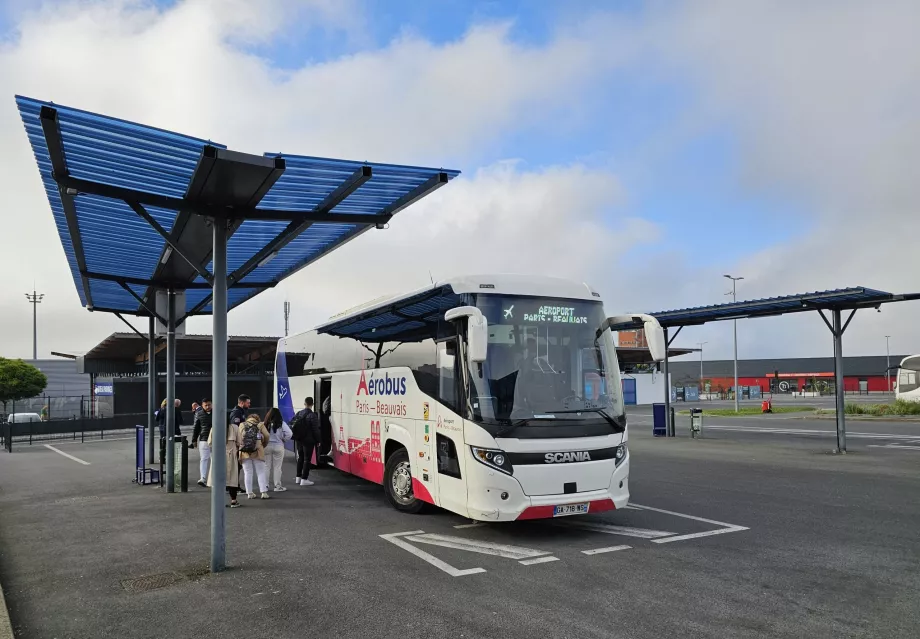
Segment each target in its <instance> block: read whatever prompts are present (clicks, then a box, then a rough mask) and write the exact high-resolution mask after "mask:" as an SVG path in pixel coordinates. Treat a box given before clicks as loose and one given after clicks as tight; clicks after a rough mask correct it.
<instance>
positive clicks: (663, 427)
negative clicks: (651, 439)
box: [652, 404, 668, 437]
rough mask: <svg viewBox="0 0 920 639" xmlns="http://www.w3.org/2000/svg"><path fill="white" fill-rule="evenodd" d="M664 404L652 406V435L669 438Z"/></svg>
mask: <svg viewBox="0 0 920 639" xmlns="http://www.w3.org/2000/svg"><path fill="white" fill-rule="evenodd" d="M665 415H666V413H665V407H664V404H652V435H654V436H655V437H667V436H668V427H667V420H666V419H665Z"/></svg>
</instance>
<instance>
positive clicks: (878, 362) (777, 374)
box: [670, 355, 905, 394]
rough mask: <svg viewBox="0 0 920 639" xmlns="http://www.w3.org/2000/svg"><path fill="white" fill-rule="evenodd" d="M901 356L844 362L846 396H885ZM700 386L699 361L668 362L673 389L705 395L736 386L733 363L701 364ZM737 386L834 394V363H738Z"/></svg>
mask: <svg viewBox="0 0 920 639" xmlns="http://www.w3.org/2000/svg"><path fill="white" fill-rule="evenodd" d="M904 357H905V356H904V355H892V356H891V357H890V358H888V357H887V356H885V355H881V356H878V355H871V356H864V357H844V358H843V384H844V386H843V388H844V391H845V392H847V393H854V394H855V393H863V394H867V393H884V392H885V391H886V389H887V388H888V384H889V383H890V384H891V387H893V386H894V382H895V378H896V376H897V373H896V371H895V370H892V371H891V374H890V376H887V375H886V371H887V369H888V365H889V364H888V363H889V362H890V363H891V366H895V367H896V366H897V365H898V363H899V362H900V361H901V360H902V359H903V358H904ZM702 365H703V377H702V383H700V361H699V360H696V361H693V360H691V359H689V358H686V357H685V358H680V359H675V360H673V361H671V362H670V371H671V384H672V385H673V386H677V387H680V386H698V387H699V388H700V389H701V390H702V391H703V392H706V387H707V386H708V387H709V389H710V392H719V391H720V390H721V391H728V390H729V389H730V388H731V387H732V386H734V384H735V380H734V371H733V367H734V363H733V362H732V360H718V361H711V362H707V361H704V362H703V363H702ZM738 386H740V387H742V388H743V387H745V386H747V387H750V386H759V387H760V389H761V392H764V393H766V392H771V391H772V392H774V393H792V392H802V391H814V390H817V391H821V392H829V391H832V390H834V360H833V358H831V357H809V358H801V359H748V360H741V359H739V360H738Z"/></svg>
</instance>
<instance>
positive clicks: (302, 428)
mask: <svg viewBox="0 0 920 639" xmlns="http://www.w3.org/2000/svg"><path fill="white" fill-rule="evenodd" d="M291 431H293V437H292V439H293V440H294V446H295V448H296V449H297V477H296V478H295V479H294V481H295V483H297V485H299V486H312V485H313V482H312V481H310V465H311V461H310V460H311V459H312V458H313V452H314V451H316V448H317V446H318V445H319V443H320V440H321V437H320V429H319V417H317V415H316V413H315V412H313V398H312V397H308V398H307V399H306V401H305V402H304V409H303V410H302V411H300V412H299V413H297V414H296V415H294V419H292V420H291ZM317 453H318V451H317ZM317 461H318V460H317Z"/></svg>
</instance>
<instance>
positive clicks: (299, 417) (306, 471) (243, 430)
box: [156, 395, 322, 508]
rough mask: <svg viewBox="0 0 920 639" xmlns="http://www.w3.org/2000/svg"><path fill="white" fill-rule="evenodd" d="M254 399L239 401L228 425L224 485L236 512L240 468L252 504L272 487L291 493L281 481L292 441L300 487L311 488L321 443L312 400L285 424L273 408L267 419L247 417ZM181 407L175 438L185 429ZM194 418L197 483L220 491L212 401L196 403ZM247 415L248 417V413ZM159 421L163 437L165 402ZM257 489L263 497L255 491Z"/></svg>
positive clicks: (309, 399)
mask: <svg viewBox="0 0 920 639" xmlns="http://www.w3.org/2000/svg"><path fill="white" fill-rule="evenodd" d="M251 405H252V400H251V399H250V397H249V396H248V395H240V396H239V397H238V398H237V405H236V407H235V408H234V409H233V410H232V411H230V417H229V419H228V421H227V425H226V433H225V438H226V439H225V441H226V445H227V448H226V455H227V460H226V461H227V470H226V478H225V481H224V484H225V486H226V489H227V492H228V493H229V494H230V507H231V508H237V507H238V506H239V505H240V503H239V500H238V499H237V497H238V495H239V492H240V470H241V469H242V471H243V472H242V475H243V487H244V489H245V491H246V496H247V498H249V499H255V498H257V497H261V499H269V497H270V496H269V486H271V487H272V488H273V490H274V492H284V491H286V490H287V488H285V487H284V485H283V484H282V482H281V472H282V467H283V463H284V453H285V443H287V442H288V441H291V440H293V441H294V444H295V450H296V453H297V477H296V479H295V482H296V483H297V485H298V486H312V485H313V481H311V480H310V479H309V477H310V467H311V465H312V462H311V460H312V458H313V454H314V451H315V452H316V455H317V459H318V458H319V447H320V444H321V441H322V437H321V429H320V420H319V416H318V415H317V414H316V413H315V412H314V411H313V398H312V397H308V398H307V399H306V401H305V402H304V408H303V410H301V411H300V412H298V413H297V414H296V415H295V416H294V418H293V419H292V420H291V424H290V425H288V424H287V423H285V421H284V419H283V417H282V415H281V411H280V410H278V409H277V408H270V409H269V410H268V412H267V413H266V414H265V417H264V418H263V417H260V416H259V415H258V414H257V413H249V409H250V406H251ZM180 406H181V402H180V401H179V400H178V399H177V400H176V403H175V407H174V409H175V411H176V429H175V434H176V436H177V437H179V436H180V431H179V427H180V426H181V425H182V417H181V412H180ZM192 411H193V415H194V422H193V432H192V441H191V444H190V447H192V448H198V451H199V454H200V461H199V471H200V473H199V479H198V484H199V485H200V486H202V487H209V488H213V487H214V486H215V484H216V485H217V486H220V479H219V478H217V479H216V480H215V478H214V477H213V473H212V472H211V470H212V464H211V449H212V444H213V438H214V436H215V429H214V421H213V420H214V417H213V405H212V403H211V400H210V399H203V400H202V401H201V404H200V405H199V404H198V403H197V402H196V403H193V404H192ZM247 413H248V414H247ZM156 417H157V422H158V423H159V424H160V432H161V434H162V433H165V430H166V427H165V423H166V402H165V401H164V402H163V403H162V404H161V405H160V410H159V411H158V412H157V416H156ZM256 485H257V486H258V489H259V493H260V495H257V494H256V492H255V487H256Z"/></svg>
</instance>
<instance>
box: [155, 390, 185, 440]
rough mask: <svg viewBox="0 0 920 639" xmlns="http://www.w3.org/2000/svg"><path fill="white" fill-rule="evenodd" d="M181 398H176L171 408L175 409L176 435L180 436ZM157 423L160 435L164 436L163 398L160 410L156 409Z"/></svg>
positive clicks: (164, 410) (164, 408)
mask: <svg viewBox="0 0 920 639" xmlns="http://www.w3.org/2000/svg"><path fill="white" fill-rule="evenodd" d="M180 406H182V400H180V399H177V400H176V406H175V408H174V409H173V410H175V411H176V433H175V435H176V437H181V436H182V429H181V428H180V426H183V425H184V424H183V422H182V409H181V408H180ZM157 424H159V426H160V437H166V400H165V399H164V400H163V403H162V404H160V410H158V411H157Z"/></svg>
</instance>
